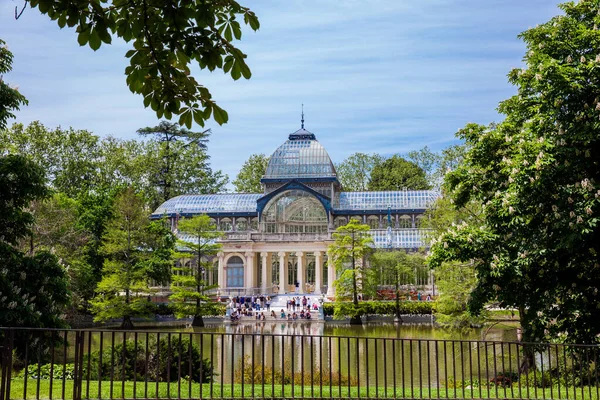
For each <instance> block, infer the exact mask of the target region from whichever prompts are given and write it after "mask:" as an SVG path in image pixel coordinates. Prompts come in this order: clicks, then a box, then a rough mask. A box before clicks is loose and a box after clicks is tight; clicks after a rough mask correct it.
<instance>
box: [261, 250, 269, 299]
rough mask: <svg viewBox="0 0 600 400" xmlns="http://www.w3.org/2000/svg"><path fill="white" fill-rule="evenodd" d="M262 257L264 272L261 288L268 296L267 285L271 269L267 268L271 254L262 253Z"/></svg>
mask: <svg viewBox="0 0 600 400" xmlns="http://www.w3.org/2000/svg"><path fill="white" fill-rule="evenodd" d="M260 256H261V257H262V260H261V261H262V271H261V272H262V276H261V279H262V285H261V288H262V293H263V294H266V293H267V283H268V282H267V276H268V273H269V267H268V266H267V260H268V258H269V253H265V252H262V253H260Z"/></svg>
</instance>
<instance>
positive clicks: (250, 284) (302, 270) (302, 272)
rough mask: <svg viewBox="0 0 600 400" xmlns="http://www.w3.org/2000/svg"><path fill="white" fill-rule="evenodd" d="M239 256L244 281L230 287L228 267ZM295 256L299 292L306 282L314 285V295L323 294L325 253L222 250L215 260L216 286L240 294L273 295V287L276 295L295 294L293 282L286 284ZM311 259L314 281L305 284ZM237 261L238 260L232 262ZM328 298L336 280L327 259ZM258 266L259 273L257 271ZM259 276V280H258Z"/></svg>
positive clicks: (303, 290) (302, 290)
mask: <svg viewBox="0 0 600 400" xmlns="http://www.w3.org/2000/svg"><path fill="white" fill-rule="evenodd" d="M233 257H239V258H240V259H241V260H242V262H243V281H236V284H235V285H229V284H228V283H231V282H232V279H230V280H228V267H231V263H230V260H232V258H233ZM290 257H294V258H295V260H296V264H295V265H297V283H298V289H299V293H307V292H308V290H307V283H310V284H311V285H314V290H312V293H313V294H322V289H321V288H322V287H323V283H324V282H323V264H324V260H325V257H326V253H325V251H308V252H307V251H258V252H257V251H230V250H225V251H222V252H219V253H218V254H217V258H218V285H219V287H220V288H221V289H231V290H234V289H235V290H238V291H242V292H244V291H245V292H251V291H253V292H258V291H260V293H265V294H266V293H274V286H278V290H277V292H278V293H279V294H284V293H294V292H295V283H296V282H288V272H289V271H288V268H289V266H288V264H289V263H288V262H289V261H290ZM309 257H310V258H311V260H312V258H313V257H314V265H315V274H314V281H312V282H307V281H306V275H307V268H308V258H309ZM235 260H236V262H239V261H238V259H237V258H236V259H235ZM327 263H328V264H327V288H328V290H327V295H328V296H333V295H334V292H333V285H332V283H333V281H334V280H335V268H334V266H333V265H331V264H330V259H327ZM259 265H260V272H259ZM273 268H278V273H276V274H275V275H277V276H278V277H279V281H278V282H274V281H273V275H274V274H273V272H274V271H273ZM259 273H260V277H259Z"/></svg>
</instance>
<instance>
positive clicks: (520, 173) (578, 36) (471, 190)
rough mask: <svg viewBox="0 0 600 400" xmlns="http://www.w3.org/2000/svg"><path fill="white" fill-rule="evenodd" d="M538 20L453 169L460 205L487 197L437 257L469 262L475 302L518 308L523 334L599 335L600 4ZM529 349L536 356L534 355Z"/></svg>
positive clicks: (466, 135)
mask: <svg viewBox="0 0 600 400" xmlns="http://www.w3.org/2000/svg"><path fill="white" fill-rule="evenodd" d="M561 8H562V10H563V11H564V15H560V16H557V17H555V18H553V19H552V20H550V21H549V22H547V23H544V24H541V25H539V26H537V27H535V28H532V29H530V30H528V31H526V32H524V33H523V34H521V38H522V39H523V40H524V41H525V43H526V45H527V53H526V55H525V57H524V62H525V68H523V69H515V70H513V71H511V72H510V74H509V80H510V82H511V83H513V84H514V85H515V86H517V88H518V94H517V95H515V96H513V97H512V98H510V99H508V100H506V101H504V102H502V103H501V104H500V107H499V110H500V112H502V113H503V114H505V116H506V118H505V120H504V121H502V122H501V123H499V124H491V125H489V126H479V125H474V124H469V125H467V126H466V127H465V128H464V129H462V130H461V131H460V132H459V133H458V136H459V137H460V138H462V139H464V140H465V141H466V143H467V147H468V150H467V153H466V154H465V156H464V161H463V163H462V164H461V165H459V166H458V168H456V170H455V171H453V172H451V173H449V174H448V175H447V176H446V183H447V188H448V190H449V192H448V196H449V197H450V198H451V199H452V201H453V202H454V204H455V206H457V207H462V206H464V205H465V204H467V203H468V202H470V201H476V202H478V203H480V204H482V206H483V208H484V214H483V218H482V219H483V222H482V223H481V224H477V225H475V224H468V223H464V224H460V225H458V226H455V227H453V228H452V229H450V231H449V232H448V233H446V234H443V235H442V236H441V237H440V238H439V241H437V242H436V243H435V244H434V245H433V246H432V252H433V257H432V259H431V262H432V264H433V265H440V264H441V263H442V262H444V261H448V260H454V261H458V262H461V263H465V262H472V263H473V265H474V268H475V270H476V272H477V285H476V287H475V289H474V290H473V291H472V293H471V297H470V300H469V308H470V310H471V311H473V312H474V313H477V312H478V311H480V310H481V309H482V307H483V306H484V305H485V304H486V303H487V302H489V301H498V302H499V303H500V306H502V307H509V308H517V309H518V310H519V315H520V319H521V321H520V322H521V326H522V328H523V340H525V341H543V340H559V341H563V342H569V343H598V340H599V336H598V334H599V333H600V319H599V318H598V313H599V311H600V308H599V307H600V302H599V301H598V297H599V296H600V294H599V293H598V290H599V289H598V282H600V263H599V252H600V240H599V238H600V236H599V234H600V218H599V215H600V186H599V183H600V158H599V157H598V149H599V148H600V147H599V146H600V134H599V132H600V97H599V95H598V93H600V74H599V73H598V71H599V68H600V54H599V53H598V48H600V31H599V30H598V25H600V3H598V1H593V0H583V1H580V2H578V3H565V4H563V5H561ZM532 361H533V360H531V359H530V360H529V362H532Z"/></svg>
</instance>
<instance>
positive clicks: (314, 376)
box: [234, 356, 358, 386]
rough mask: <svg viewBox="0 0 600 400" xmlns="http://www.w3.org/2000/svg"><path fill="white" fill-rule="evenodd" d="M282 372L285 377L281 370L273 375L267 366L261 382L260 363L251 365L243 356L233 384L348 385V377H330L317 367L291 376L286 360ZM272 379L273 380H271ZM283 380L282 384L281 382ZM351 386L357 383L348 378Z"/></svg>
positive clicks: (296, 372) (339, 375)
mask: <svg viewBox="0 0 600 400" xmlns="http://www.w3.org/2000/svg"><path fill="white" fill-rule="evenodd" d="M283 368H284V371H285V375H284V376H282V374H281V369H276V370H275V372H274V373H273V368H272V367H269V366H266V365H265V366H264V382H263V364H262V363H254V365H252V362H251V358H250V357H249V356H244V357H243V358H242V359H240V360H239V361H238V363H237V365H236V369H235V373H234V382H235V383H242V380H243V382H244V383H247V384H251V383H252V382H253V377H254V383H255V384H259V385H260V384H263V383H264V384H272V383H275V384H281V383H283V384H285V385H289V384H291V383H292V378H293V381H294V384H296V385H302V384H304V385H311V384H312V385H319V384H323V385H327V386H329V385H331V386H337V385H342V386H344V385H347V384H348V379H349V378H348V376H347V375H342V374H340V373H339V372H332V373H331V376H330V374H329V371H327V370H321V369H319V368H318V367H317V366H312V371H311V370H310V369H308V368H307V369H306V370H305V371H304V374H302V372H301V371H294V373H293V375H292V373H291V370H292V368H291V364H290V363H289V361H288V360H286V361H285V362H284V366H283ZM273 378H274V379H273ZM282 380H283V382H282ZM350 384H351V385H357V384H358V381H357V379H356V378H355V377H352V378H350Z"/></svg>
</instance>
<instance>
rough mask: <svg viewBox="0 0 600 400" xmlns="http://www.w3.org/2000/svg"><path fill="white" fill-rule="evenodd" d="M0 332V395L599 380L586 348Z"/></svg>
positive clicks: (564, 390) (487, 387)
mask: <svg viewBox="0 0 600 400" xmlns="http://www.w3.org/2000/svg"><path fill="white" fill-rule="evenodd" d="M248 329H249V330H251V329H253V326H251V325H248ZM0 339H1V341H0V344H1V348H0V352H1V361H2V368H1V370H2V380H1V381H0V400H6V399H25V398H26V399H158V398H173V399H203V398H210V399H212V398H319V399H321V398H382V399H387V398H410V399H442V398H443V399H473V398H478V399H480V398H492V399H500V398H502V399H505V398H524V399H559V398H560V399H573V400H575V399H598V398H599V387H600V386H599V376H598V353H599V351H600V348H599V347H598V346H591V345H590V346H588V345H562V344H528V343H518V342H497V341H473V340H420V339H400V338H370V337H369V338H367V337H348V336H306V335H275V334H255V333H211V332H181V333H179V332H177V333H174V332H159V331H139V330H135V331H125V330H43V329H18V328H0Z"/></svg>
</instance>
